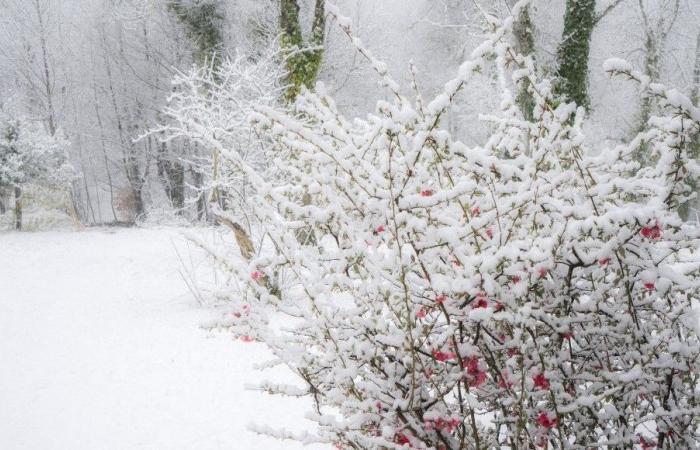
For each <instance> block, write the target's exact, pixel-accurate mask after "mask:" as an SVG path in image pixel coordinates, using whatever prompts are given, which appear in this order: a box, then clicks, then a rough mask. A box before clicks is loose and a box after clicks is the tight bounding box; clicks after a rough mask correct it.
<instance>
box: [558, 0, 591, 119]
mask: <svg viewBox="0 0 700 450" xmlns="http://www.w3.org/2000/svg"><path fill="white" fill-rule="evenodd" d="M595 3H596V2H595V0H567V2H566V14H565V16H564V32H563V34H562V40H561V43H560V44H559V48H558V50H557V60H558V63H559V71H558V72H559V73H558V75H559V82H558V84H557V91H558V93H559V94H560V95H562V96H563V97H564V98H565V99H566V100H568V101H572V102H576V104H577V105H579V106H583V107H585V108H586V109H588V108H589V107H590V100H589V97H588V57H589V53H590V47H591V35H592V34H593V28H594V27H595V23H596V13H595Z"/></svg>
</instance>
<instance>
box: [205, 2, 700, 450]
mask: <svg viewBox="0 0 700 450" xmlns="http://www.w3.org/2000/svg"><path fill="white" fill-rule="evenodd" d="M526 4H527V2H520V3H518V5H516V7H515V9H514V14H515V16H516V17H517V16H518V13H519V12H520V8H522V7H523V6H525V5H526ZM329 11H330V13H331V14H332V15H333V16H335V17H336V19H337V22H338V23H339V24H340V26H341V27H343V28H344V30H345V32H346V33H347V34H348V35H350V36H351V37H352V38H353V42H354V44H355V45H356V46H357V48H358V50H359V51H360V53H361V54H363V55H364V56H365V57H366V58H367V59H368V60H369V62H370V63H371V64H372V66H373V67H374V68H375V69H376V71H377V72H378V73H379V74H380V76H381V77H382V78H383V80H384V84H385V85H386V86H387V87H388V88H389V89H390V91H391V92H392V93H393V95H392V97H391V98H390V99H389V100H381V101H378V102H377V107H376V110H375V112H374V113H373V114H370V115H369V116H367V117H366V118H365V119H353V120H349V119H347V118H345V117H344V116H343V115H342V114H341V112H340V111H338V109H337V108H336V106H335V102H334V101H333V99H332V98H331V97H330V96H328V95H327V94H325V93H324V91H323V90H322V89H319V90H318V92H316V93H312V92H308V91H306V92H304V93H303V94H302V95H301V96H300V97H299V98H298V100H297V103H296V108H297V109H296V111H295V113H294V114H289V113H286V112H284V111H279V110H277V109H275V108H270V107H260V108H256V109H257V113H256V114H255V116H254V117H253V119H254V121H255V123H256V124H257V126H258V128H259V129H260V130H261V132H265V133H267V135H268V136H269V138H270V139H273V140H274V142H276V148H275V149H274V150H273V151H271V152H270V154H271V155H274V156H275V159H274V160H273V162H272V167H275V168H277V171H276V173H275V177H272V178H271V177H267V176H263V175H261V174H260V173H259V172H258V170H256V168H255V167H254V166H252V165H250V164H247V163H246V162H245V161H244V160H242V159H241V158H233V159H232V161H233V162H234V163H235V164H236V165H237V167H238V169H239V170H241V171H242V172H243V173H246V174H247V176H248V177H249V178H250V179H251V180H252V181H253V182H254V183H256V189H255V195H253V196H252V198H251V201H250V203H249V208H250V211H251V214H252V215H254V216H255V217H256V218H257V220H258V222H259V223H260V226H261V230H260V235H261V236H265V242H266V243H265V244H263V245H262V246H261V247H259V248H258V249H256V250H257V252H256V255H255V257H253V258H242V260H241V261H239V262H238V263H237V262H236V261H231V260H227V261H226V262H225V264H226V266H227V267H228V268H229V270H234V271H235V272H236V273H237V274H238V276H239V279H247V281H248V283H247V286H246V289H245V292H243V293H242V294H245V296H243V295H240V296H239V297H240V298H239V300H238V302H239V303H237V304H236V306H234V309H233V311H232V312H231V314H230V316H229V317H228V318H227V320H226V323H225V325H226V326H229V327H231V329H232V330H234V331H235V332H236V333H237V334H238V335H239V336H240V337H241V339H243V340H244V341H251V340H258V341H261V342H264V343H265V344H266V345H267V346H268V347H269V348H270V350H271V351H272V352H273V353H274V355H275V359H274V360H273V361H272V362H271V363H270V364H271V365H275V364H285V365H287V366H288V367H290V368H291V369H292V370H293V371H294V372H296V373H297V374H298V375H299V377H300V378H301V379H303V380H304V381H305V383H306V389H303V390H300V389H298V388H294V387H288V386H281V385H278V384H272V383H262V384H261V385H260V389H263V390H265V391H268V392H273V393H280V394H285V395H295V396H299V395H307V396H309V397H310V398H312V399H313V400H314V401H315V405H316V408H315V410H314V411H313V412H309V413H308V414H307V417H309V418H311V419H312V420H314V421H315V422H316V423H317V430H316V431H315V433H314V434H307V435H302V436H294V435H292V434H290V433H288V432H285V431H284V430H271V429H270V428H267V427H258V428H256V430H257V431H259V432H263V433H270V434H273V435H275V436H277V437H280V438H294V439H299V440H302V441H304V442H316V441H318V442H327V443H333V444H334V445H335V446H336V447H337V448H342V449H366V448H386V449H405V448H416V449H487V448H489V449H491V448H499V449H534V448H538V447H539V448H560V449H578V448H592V447H598V448H620V449H622V448H635V447H638V448H642V449H651V448H660V449H697V448H698V442H700V439H699V438H700V436H699V435H698V429H699V426H700V406H699V405H700V403H699V401H700V385H699V384H698V382H699V381H700V380H698V373H697V370H698V367H697V363H698V358H699V357H700V342H699V341H698V333H700V328H699V326H698V318H697V311H696V309H695V308H694V302H696V301H697V296H698V288H699V287H700V284H699V281H698V277H699V275H700V265H699V263H698V257H697V251H696V248H697V245H698V243H699V241H698V238H699V237H700V236H699V235H698V230H697V228H695V227H692V226H688V225H685V224H684V223H683V222H682V221H681V220H680V218H679V217H678V215H677V213H676V207H677V205H678V203H679V202H681V201H683V199H684V196H686V195H687V194H688V192H689V187H688V182H689V181H690V180H692V179H694V178H696V177H697V176H698V167H697V164H696V163H695V162H694V161H692V160H691V159H690V158H689V155H688V151H689V145H690V143H691V142H692V139H693V138H694V137H695V136H696V135H697V134H698V132H700V111H699V110H698V109H697V108H696V107H694V106H693V105H692V104H691V102H690V101H689V100H688V98H686V97H684V96H683V95H681V94H680V93H679V92H678V91H676V90H673V89H669V88H666V87H664V86H663V85H660V84H649V83H646V82H645V79H644V77H643V75H642V74H641V73H638V72H636V71H634V70H633V69H632V67H631V66H629V65H628V64H627V63H625V62H624V61H620V60H611V61H609V62H608V63H606V66H605V70H606V71H607V72H609V73H610V74H611V75H614V76H620V77H621V78H622V79H627V80H636V81H637V82H639V83H641V89H642V90H643V92H644V94H645V95H652V96H654V97H656V98H658V99H659V103H660V105H661V108H662V109H661V111H662V113H661V114H660V115H658V116H656V117H654V118H653V119H652V120H651V121H650V128H649V129H648V130H647V131H645V132H644V133H641V134H639V135H638V136H636V137H635V138H634V139H632V140H631V141H630V142H628V143H626V144H623V145H619V146H617V147H615V148H611V149H600V150H603V151H597V152H594V151H592V150H593V149H591V148H589V147H588V145H587V144H586V140H585V136H584V135H583V131H582V125H583V122H584V120H585V116H586V113H585V109H584V108H583V107H576V105H575V104H573V103H566V102H562V101H561V99H560V98H558V97H557V96H556V95H555V94H554V89H553V83H552V82H551V81H550V80H547V79H540V78H538V77H537V76H536V75H535V74H534V72H533V71H532V70H531V67H532V64H531V61H529V58H528V57H524V56H522V55H520V54H518V52H517V51H515V49H514V47H513V45H512V44H511V38H512V25H513V19H512V18H510V19H507V20H506V21H505V22H504V23H497V22H494V23H493V24H492V31H491V33H490V34H489V36H488V39H487V40H486V41H485V42H484V43H483V44H482V45H481V46H479V47H478V48H477V49H476V50H475V51H474V53H473V54H472V57H471V59H470V60H469V61H467V62H465V63H464V64H463V65H462V66H461V68H460V70H459V73H458V76H457V77H456V78H455V79H453V80H451V81H449V82H448V83H447V84H446V85H445V86H444V90H443V92H442V93H440V94H439V95H438V96H437V97H435V98H434V99H433V100H432V101H430V102H426V101H424V100H423V99H422V97H421V95H420V94H419V93H417V92H415V99H414V100H409V98H408V97H407V96H406V95H405V94H404V93H403V92H402V90H401V89H400V87H399V85H398V84H397V83H396V82H395V81H394V80H393V79H392V78H391V77H390V76H389V75H388V72H387V70H386V67H385V66H384V65H383V64H382V63H381V62H379V61H377V60H376V59H375V58H374V57H373V56H372V54H371V52H370V51H369V50H368V49H366V48H365V47H364V46H363V45H362V43H361V42H360V41H359V39H357V38H355V37H353V36H352V33H351V30H350V29H349V23H350V21H349V20H347V19H345V18H343V17H341V16H340V15H339V13H338V12H337V10H336V9H335V8H334V7H332V6H331V7H329ZM484 71H495V72H496V74H497V75H498V79H499V80H500V82H501V83H502V91H503V95H502V102H501V109H500V110H497V111H493V112H491V113H490V114H485V115H484V116H483V117H484V118H485V120H488V121H489V122H490V123H491V126H492V130H493V132H492V134H491V136H490V137H489V138H488V139H487V140H486V141H485V142H483V144H481V145H478V146H474V147H468V146H466V145H464V144H463V143H461V142H459V141H455V140H453V139H452V137H451V136H450V135H449V133H448V132H447V131H445V130H444V129H441V127H440V119H441V118H442V117H443V115H444V114H445V111H446V109H447V108H448V107H449V105H450V103H451V102H452V100H453V99H454V97H455V95H457V93H458V92H460V91H462V90H465V89H466V90H468V85H469V83H470V81H472V79H473V78H474V76H475V74H477V73H481V72H484ZM526 81H527V86H528V87H527V89H528V90H529V92H531V94H532V96H533V99H534V104H535V106H534V109H533V119H532V120H527V119H525V118H524V117H523V115H522V113H521V111H520V109H519V108H518V106H517V103H516V101H515V95H514V94H513V93H514V92H517V90H518V89H519V88H521V87H522V86H523V84H524V83H525V82H526ZM212 131H213V130H212ZM210 132H211V131H210ZM640 145H648V146H649V148H650V149H651V154H652V155H653V161H654V163H653V164H651V165H650V166H649V167H646V168H643V169H640V167H639V165H638V164H637V163H636V162H635V160H634V158H633V155H634V152H635V151H636V150H637V149H638V148H639V146H640ZM502 155H509V157H507V158H506V157H503V156H502ZM592 155H597V156H592ZM302 229H311V230H313V233H314V236H315V237H316V241H307V240H303V239H299V230H302ZM265 248H269V249H270V251H260V249H265ZM213 251H215V250H213ZM280 324H283V326H280Z"/></svg>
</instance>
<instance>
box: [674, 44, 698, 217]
mask: <svg viewBox="0 0 700 450" xmlns="http://www.w3.org/2000/svg"><path fill="white" fill-rule="evenodd" d="M690 100H691V101H692V102H693V105H695V106H700V33H698V36H697V40H696V43H695V64H694V66H693V85H692V87H691V88H690ZM688 156H690V157H691V158H693V159H694V160H695V161H697V160H698V159H699V158H700V135H695V139H694V140H693V142H692V143H691V144H690V155H688ZM688 184H689V185H690V188H691V190H692V192H693V193H695V194H696V195H698V196H700V192H698V183H697V181H696V180H695V178H694V177H691V178H690V180H689V181H688ZM698 204H700V199H698V198H694V199H692V200H688V201H687V202H684V203H683V204H681V205H680V206H679V208H678V213H679V214H680V216H681V218H683V220H688V219H693V218H694V217H692V214H695V213H697V208H698Z"/></svg>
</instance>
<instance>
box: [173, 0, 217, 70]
mask: <svg viewBox="0 0 700 450" xmlns="http://www.w3.org/2000/svg"><path fill="white" fill-rule="evenodd" d="M168 8H169V9H170V11H171V12H172V13H173V14H174V15H175V17H177V19H178V21H179V22H180V23H181V24H182V25H183V27H184V28H185V34H186V35H187V37H188V39H190V40H191V41H192V42H193V43H194V44H195V45H196V50H195V52H194V59H195V62H196V64H197V65H199V66H203V65H204V64H207V63H209V64H212V65H213V66H214V67H216V66H218V65H219V63H220V62H221V50H222V48H223V46H224V36H223V33H222V31H221V29H222V24H223V20H224V16H223V14H222V12H221V11H220V10H219V6H218V3H216V2H215V1H212V2H202V3H199V4H196V5H192V6H185V5H183V4H182V3H181V1H180V0H170V1H169V3H168Z"/></svg>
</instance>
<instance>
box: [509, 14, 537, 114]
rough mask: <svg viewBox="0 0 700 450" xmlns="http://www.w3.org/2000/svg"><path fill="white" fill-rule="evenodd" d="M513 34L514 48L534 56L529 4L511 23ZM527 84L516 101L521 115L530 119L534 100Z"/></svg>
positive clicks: (523, 53)
mask: <svg viewBox="0 0 700 450" xmlns="http://www.w3.org/2000/svg"><path fill="white" fill-rule="evenodd" d="M513 34H514V35H515V41H516V42H515V43H516V50H517V51H518V53H520V54H521V55H523V56H531V57H533V58H534V56H535V28H534V24H533V22H532V18H531V16H530V6H526V7H525V8H523V9H522V10H521V11H520V14H519V16H518V18H517V20H516V21H515V23H514V24H513ZM528 88H529V84H528V83H525V84H524V85H523V86H522V87H521V88H520V90H519V91H518V97H517V99H516V100H517V102H518V106H519V107H520V110H521V111H522V113H523V116H524V117H525V118H526V119H527V120H532V119H533V116H532V110H533V108H534V107H535V101H534V100H533V98H532V95H531V94H530V92H529V91H528Z"/></svg>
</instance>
